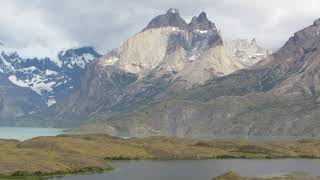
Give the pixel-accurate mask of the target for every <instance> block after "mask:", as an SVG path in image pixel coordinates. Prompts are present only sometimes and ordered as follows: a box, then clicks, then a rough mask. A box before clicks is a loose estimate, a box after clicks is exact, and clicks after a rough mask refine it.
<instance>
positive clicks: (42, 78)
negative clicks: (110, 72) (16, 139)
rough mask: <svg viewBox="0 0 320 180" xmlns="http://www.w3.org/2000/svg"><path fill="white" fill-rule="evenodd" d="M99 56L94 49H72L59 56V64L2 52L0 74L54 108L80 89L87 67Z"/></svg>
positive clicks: (46, 59) (49, 60)
mask: <svg viewBox="0 0 320 180" xmlns="http://www.w3.org/2000/svg"><path fill="white" fill-rule="evenodd" d="M3 50H5V49H3ZM100 56H101V55H99V54H98V53H97V52H96V51H95V50H94V49H93V48H91V47H83V48H78V49H69V50H66V51H62V52H60V53H59V54H58V55H57V58H58V61H59V62H60V63H59V64H57V63H56V62H55V61H52V60H51V59H49V58H44V59H38V58H33V59H29V58H27V59H26V58H22V57H20V56H19V55H18V54H17V53H8V52H5V51H3V52H2V53H1V55H0V73H1V74H3V76H8V79H9V80H10V81H11V82H12V83H13V84H15V85H17V86H20V87H27V88H30V89H31V90H33V91H34V92H36V93H37V94H39V95H40V96H41V97H42V99H43V100H44V101H45V102H46V103H47V104H48V105H49V106H51V105H52V104H54V103H55V102H56V101H57V100H61V99H63V98H64V97H65V96H67V95H69V93H70V92H71V91H72V89H73V88H75V87H77V86H79V80H80V79H79V76H80V73H81V72H82V71H83V69H84V67H85V65H86V64H87V63H89V62H90V61H92V60H94V59H96V58H99V57H100Z"/></svg>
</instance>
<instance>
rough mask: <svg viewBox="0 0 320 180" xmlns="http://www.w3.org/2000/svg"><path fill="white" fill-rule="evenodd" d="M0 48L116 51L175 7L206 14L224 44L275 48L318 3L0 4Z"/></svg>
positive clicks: (134, 0) (72, 0)
mask: <svg viewBox="0 0 320 180" xmlns="http://www.w3.org/2000/svg"><path fill="white" fill-rule="evenodd" d="M0 3H1V7H0V12H1V14H0V24H1V28H0V42H3V44H5V46H6V48H10V49H15V50H18V51H19V52H20V53H21V54H23V55H24V56H50V57H51V56H54V55H55V54H56V53H57V52H58V51H59V50H61V49H66V48H70V47H78V46H94V47H95V48H96V49H97V50H98V51H100V52H101V53H105V52H107V51H108V50H110V49H112V48H114V47H118V46H119V45H121V44H122V43H123V42H124V41H125V40H126V39H127V38H128V37H130V36H131V35H133V34H134V33H136V32H138V31H140V30H141V29H142V28H144V27H145V26H146V25H147V24H148V22H149V21H150V20H151V19H152V18H153V17H155V16H156V15H159V14H162V13H164V12H165V11H166V10H167V9H168V8H170V7H175V8H178V9H179V10H180V14H181V16H182V17H184V18H185V19H186V20H190V19H191V17H192V16H194V15H197V14H199V13H200V12H201V11H205V12H207V14H208V16H209V18H210V20H212V21H213V22H215V23H216V25H217V27H218V29H220V30H221V31H222V33H223V35H224V37H226V38H252V37H256V39H257V40H258V42H259V43H260V44H261V45H263V46H265V47H268V48H278V47H280V46H281V45H282V44H283V43H284V42H285V41H286V40H287V39H288V38H289V36H291V35H292V34H293V33H294V32H296V31H297V30H299V29H301V28H303V27H305V26H308V25H310V24H312V22H313V20H314V19H317V18H319V17H320V1H319V0H304V1H301V0H223V1H222V0H63V1H57V0H29V1H25V0H0Z"/></svg>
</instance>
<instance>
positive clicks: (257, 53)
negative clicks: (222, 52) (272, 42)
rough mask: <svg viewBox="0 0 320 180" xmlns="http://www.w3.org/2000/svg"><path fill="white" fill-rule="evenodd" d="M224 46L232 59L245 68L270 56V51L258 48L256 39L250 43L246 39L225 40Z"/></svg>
mask: <svg viewBox="0 0 320 180" xmlns="http://www.w3.org/2000/svg"><path fill="white" fill-rule="evenodd" d="M225 46H226V48H227V49H228V51H229V52H230V54H231V56H232V58H233V59H235V60H236V61H238V62H239V63H241V64H242V65H243V66H245V67H249V66H252V65H253V64H255V63H257V62H259V61H261V60H262V59H264V58H266V57H267V56H269V55H271V54H272V51H271V50H268V49H265V48H262V47H261V46H259V45H258V44H257V41H256V39H252V40H251V41H249V40H247V39H234V40H226V41H225Z"/></svg>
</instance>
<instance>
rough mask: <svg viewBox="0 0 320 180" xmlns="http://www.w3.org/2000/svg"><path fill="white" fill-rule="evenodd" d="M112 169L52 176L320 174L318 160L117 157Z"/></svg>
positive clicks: (73, 179)
mask: <svg viewBox="0 0 320 180" xmlns="http://www.w3.org/2000/svg"><path fill="white" fill-rule="evenodd" d="M112 165H113V166H114V167H116V170H115V171H111V172H106V173H100V174H87V175H73V176H65V177H61V178H53V180H210V179H212V178H213V177H216V176H218V175H221V174H223V173H225V172H228V171H236V172H239V173H240V174H241V175H243V176H255V177H256V176H259V177H268V176H282V175H297V176H301V175H303V176H320V171H319V168H320V160H311V159H306V160H295V159H280V160H262V159H261V160H245V159H229V160H185V161H121V162H114V163H112Z"/></svg>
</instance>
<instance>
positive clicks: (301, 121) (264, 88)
mask: <svg viewBox="0 0 320 180" xmlns="http://www.w3.org/2000/svg"><path fill="white" fill-rule="evenodd" d="M319 34H320V19H318V20H316V21H315V22H314V24H313V25H311V26H309V27H307V28H305V29H302V30H301V31H298V32H297V33H295V34H294V36H292V37H290V39H289V40H288V41H287V42H286V44H285V45H284V46H283V47H282V48H281V49H279V50H278V51H277V52H275V53H274V54H272V55H271V56H269V57H267V58H266V59H264V60H263V61H261V62H259V63H258V64H256V65H254V66H252V67H250V68H248V69H244V70H239V71H237V72H235V73H232V74H230V75H227V76H224V77H221V78H218V79H214V80H211V81H209V82H207V83H206V84H205V85H204V86H200V87H198V88H194V89H191V90H187V91H183V92H181V93H180V94H179V95H178V96H177V95H175V96H171V97H168V98H166V99H165V100H163V101H160V102H157V103H153V104H151V105H148V106H140V107H138V108H136V109H134V110H132V111H130V112H128V113H123V114H120V115H119V114H118V115H117V114H116V115H114V116H112V117H110V118H107V119H105V120H102V119H98V118H96V120H97V123H93V124H92V123H91V124H88V125H83V126H82V127H81V130H82V131H87V132H90V131H91V132H92V130H94V131H95V132H97V130H101V131H102V132H109V133H112V134H116V135H123V134H124V135H127V136H146V135H169V136H180V137H186V136H192V137H203V136H217V135H218V136H229V135H236V136H320V128H319V127H320V121H319V117H320V105H319V102H320V83H319V82H320V81H319V78H320V73H319V72H320V71H319V68H320V61H319V60H320V36H319ZM101 127H104V128H101Z"/></svg>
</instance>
